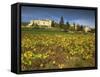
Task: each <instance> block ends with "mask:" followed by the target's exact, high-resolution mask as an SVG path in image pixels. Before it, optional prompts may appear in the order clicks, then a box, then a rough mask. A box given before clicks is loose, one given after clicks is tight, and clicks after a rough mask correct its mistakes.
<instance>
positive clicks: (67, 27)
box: [66, 21, 70, 30]
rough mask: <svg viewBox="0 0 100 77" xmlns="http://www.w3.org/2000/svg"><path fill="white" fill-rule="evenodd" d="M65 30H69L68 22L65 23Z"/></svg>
mask: <svg viewBox="0 0 100 77" xmlns="http://www.w3.org/2000/svg"><path fill="white" fill-rule="evenodd" d="M66 29H67V30H70V24H69V22H68V21H67V22H66Z"/></svg>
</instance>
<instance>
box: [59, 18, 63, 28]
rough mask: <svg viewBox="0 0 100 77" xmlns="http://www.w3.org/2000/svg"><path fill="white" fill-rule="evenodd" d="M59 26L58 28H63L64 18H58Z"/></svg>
mask: <svg viewBox="0 0 100 77" xmlns="http://www.w3.org/2000/svg"><path fill="white" fill-rule="evenodd" d="M59 26H60V28H63V26H64V18H63V16H61V18H60V22H59Z"/></svg>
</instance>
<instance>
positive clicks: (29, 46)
mask: <svg viewBox="0 0 100 77" xmlns="http://www.w3.org/2000/svg"><path fill="white" fill-rule="evenodd" d="M21 34H22V36H21V40H22V41H21V49H22V51H21V70H22V71H25V70H41V69H62V68H80V67H93V66H95V35H94V34H93V33H67V32H59V31H46V30H45V31H43V30H22V33H21Z"/></svg>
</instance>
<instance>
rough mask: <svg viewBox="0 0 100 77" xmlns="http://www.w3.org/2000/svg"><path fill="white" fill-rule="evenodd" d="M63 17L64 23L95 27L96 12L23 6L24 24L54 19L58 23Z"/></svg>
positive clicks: (22, 16)
mask: <svg viewBox="0 0 100 77" xmlns="http://www.w3.org/2000/svg"><path fill="white" fill-rule="evenodd" d="M61 16H63V18H64V22H65V23H66V22H67V21H69V22H70V23H73V22H75V23H77V24H81V25H87V26H90V27H95V11H94V10H80V9H62V8H46V7H29V6H22V9H21V18H22V22H29V21H30V20H34V19H52V20H54V21H56V22H59V21H60V17H61Z"/></svg>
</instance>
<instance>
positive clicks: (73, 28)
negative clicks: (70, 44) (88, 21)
mask: <svg viewBox="0 0 100 77" xmlns="http://www.w3.org/2000/svg"><path fill="white" fill-rule="evenodd" d="M51 26H52V27H57V28H60V29H61V30H63V31H80V32H84V29H85V27H86V26H84V25H80V24H76V23H73V24H70V23H69V22H68V21H67V22H66V23H64V18H63V16H61V17H60V21H59V23H56V22H55V21H52V24H51ZM88 28H89V27H88ZM89 29H90V30H89V32H93V33H94V32H95V28H89Z"/></svg>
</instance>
